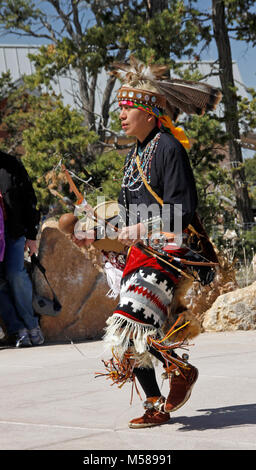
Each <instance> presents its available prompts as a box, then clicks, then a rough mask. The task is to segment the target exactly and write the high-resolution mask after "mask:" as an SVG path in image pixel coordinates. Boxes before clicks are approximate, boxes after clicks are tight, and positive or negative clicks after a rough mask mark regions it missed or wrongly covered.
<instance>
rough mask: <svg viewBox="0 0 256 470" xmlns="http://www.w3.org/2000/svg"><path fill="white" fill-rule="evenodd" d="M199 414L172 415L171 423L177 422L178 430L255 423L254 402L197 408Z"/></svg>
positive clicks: (220, 427)
mask: <svg viewBox="0 0 256 470" xmlns="http://www.w3.org/2000/svg"><path fill="white" fill-rule="evenodd" d="M197 411H200V412H202V414H200V415H199V416H190V417H186V416H180V417H179V416H177V417H175V416H172V423H174V422H175V423H179V424H181V425H182V427H181V428H180V429H179V431H195V430H197V431H205V430H207V429H222V428H227V427H236V426H243V425H245V424H247V425H253V424H256V404H255V403H252V404H248V405H236V406H225V407H223V408H207V409H200V410H197Z"/></svg>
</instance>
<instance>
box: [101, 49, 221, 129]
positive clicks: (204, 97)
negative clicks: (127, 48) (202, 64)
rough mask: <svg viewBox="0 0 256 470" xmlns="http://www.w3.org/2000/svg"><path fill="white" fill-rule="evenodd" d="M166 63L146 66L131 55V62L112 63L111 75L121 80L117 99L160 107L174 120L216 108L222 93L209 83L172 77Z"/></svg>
mask: <svg viewBox="0 0 256 470" xmlns="http://www.w3.org/2000/svg"><path fill="white" fill-rule="evenodd" d="M167 70H168V67H166V66H163V65H152V64H151V65H145V64H144V63H143V62H141V61H139V60H138V59H136V58H135V57H134V56H130V64H123V63H114V64H112V70H111V72H110V73H111V74H112V75H115V76H116V77H117V78H118V79H119V80H120V81H121V82H122V83H123V85H122V87H121V88H120V90H119V91H118V100H119V101H120V100H125V99H129V100H130V101H133V102H137V103H138V102H140V103H141V104H146V105H150V106H155V107H159V108H161V109H162V110H165V111H166V112H167V114H168V115H169V116H170V117H171V118H172V119H173V120H174V121H175V120H176V119H177V117H178V115H179V114H180V113H182V112H185V113H187V114H198V115H203V114H204V113H205V112H206V111H211V110H213V109H215V108H216V106H217V104H218V103H219V101H220V100H221V98H222V93H221V91H220V90H219V89H218V88H215V87H213V86H211V85H208V84H207V83H203V82H196V81H189V80H181V79H170V78H168V77H167V76H166V75H165V73H166V72H167Z"/></svg>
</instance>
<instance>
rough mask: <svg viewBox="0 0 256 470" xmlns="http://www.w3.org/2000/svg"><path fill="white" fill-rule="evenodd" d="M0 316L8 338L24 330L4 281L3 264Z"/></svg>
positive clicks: (1, 267)
mask: <svg viewBox="0 0 256 470" xmlns="http://www.w3.org/2000/svg"><path fill="white" fill-rule="evenodd" d="M0 314H1V317H2V319H3V321H4V324H5V328H6V331H7V334H8V336H9V335H10V336H11V335H14V334H15V333H17V332H18V331H19V330H21V329H22V328H24V323H23V322H22V321H21V319H20V318H19V316H18V314H17V311H16V308H15V306H14V299H13V298H12V294H11V291H10V288H9V284H8V282H7V281H6V279H5V263H4V261H3V262H2V263H0Z"/></svg>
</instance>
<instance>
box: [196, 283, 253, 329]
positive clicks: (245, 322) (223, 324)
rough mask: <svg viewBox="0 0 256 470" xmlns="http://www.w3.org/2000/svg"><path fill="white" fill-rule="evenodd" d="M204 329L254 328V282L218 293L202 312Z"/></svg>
mask: <svg viewBox="0 0 256 470" xmlns="http://www.w3.org/2000/svg"><path fill="white" fill-rule="evenodd" d="M203 328H204V330H205V331H234V330H255V329H256V282H254V283H253V284H251V285H250V286H248V287H244V288H241V289H236V290H235V291H233V292H229V293H227V294H223V295H220V296H219V297H218V298H217V300H216V301H215V302H214V303H213V305H212V306H211V308H210V309H209V310H207V312H205V314H204V320H203Z"/></svg>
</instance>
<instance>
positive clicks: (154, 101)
mask: <svg viewBox="0 0 256 470" xmlns="http://www.w3.org/2000/svg"><path fill="white" fill-rule="evenodd" d="M117 99H118V101H123V100H129V101H132V102H135V103H138V104H144V105H149V106H154V107H157V108H161V109H165V107H166V99H165V96H163V95H159V94H158V93H154V92H152V91H147V90H140V89H138V88H130V87H122V88H120V90H118V93H117Z"/></svg>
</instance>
